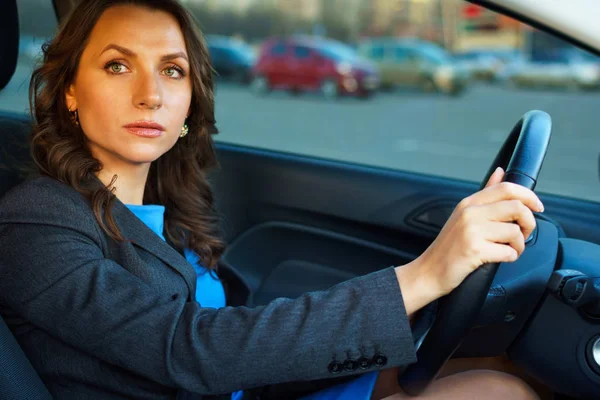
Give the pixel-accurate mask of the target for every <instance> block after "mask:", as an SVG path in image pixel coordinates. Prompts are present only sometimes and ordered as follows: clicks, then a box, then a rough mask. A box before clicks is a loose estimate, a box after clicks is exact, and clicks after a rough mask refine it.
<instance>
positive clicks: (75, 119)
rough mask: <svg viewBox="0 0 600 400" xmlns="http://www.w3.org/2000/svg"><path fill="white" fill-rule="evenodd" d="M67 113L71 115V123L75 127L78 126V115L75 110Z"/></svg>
mask: <svg viewBox="0 0 600 400" xmlns="http://www.w3.org/2000/svg"><path fill="white" fill-rule="evenodd" d="M69 113H71V121H73V123H74V124H75V125H77V126H79V113H78V112H77V110H74V111H71V110H69Z"/></svg>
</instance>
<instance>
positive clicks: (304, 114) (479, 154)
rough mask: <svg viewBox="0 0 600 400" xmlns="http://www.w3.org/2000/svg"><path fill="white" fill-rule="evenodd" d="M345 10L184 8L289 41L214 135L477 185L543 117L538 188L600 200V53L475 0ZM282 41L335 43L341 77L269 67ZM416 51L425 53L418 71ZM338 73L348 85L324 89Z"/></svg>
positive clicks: (356, 5)
mask: <svg viewBox="0 0 600 400" xmlns="http://www.w3.org/2000/svg"><path fill="white" fill-rule="evenodd" d="M340 1H341V0H340ZM340 1H338V0H335V1H334V0H310V1H309V0H303V1H300V0H296V1H291V0H290V1H283V0H268V1H267V0H260V1H259V0H257V1H250V0H248V1H246V0H245V1H241V0H240V1H224V0H223V1H216V0H215V1H212V0H211V1H192V0H187V1H185V2H182V3H184V4H185V5H186V7H188V8H189V10H190V11H191V12H192V13H193V14H194V15H195V16H196V18H197V19H198V20H199V22H200V27H201V29H203V30H204V33H205V34H209V35H223V36H232V37H236V38H239V39H240V40H243V41H244V42H245V43H247V44H248V46H249V47H251V48H253V49H261V48H263V45H264V44H265V43H279V44H277V45H276V46H273V47H271V48H270V50H269V51H267V52H266V54H260V56H259V57H257V59H256V60H255V61H256V62H255V64H254V66H253V70H252V72H253V74H254V76H257V75H262V76H264V77H265V78H266V79H264V80H262V81H261V80H256V82H255V84H253V83H250V84H247V85H238V84H232V85H227V86H224V87H222V88H221V91H220V92H219V93H217V94H216V97H215V101H216V103H217V106H216V110H217V116H216V119H217V121H219V123H218V125H219V130H220V134H219V135H217V136H215V140H217V141H222V142H226V143H234V144H238V145H244V146H249V147H253V148H261V149H265V150H270V151H275V152H284V153H292V154H299V155H302V156H307V157H317V158H320V159H329V160H337V161H342V162H346V163H352V164H356V165H367V166H373V167H381V168H386V169H392V170H398V171H408V172H414V173H419V174H426V175H431V176H436V177H443V178H451V179H460V180H467V181H471V182H479V181H481V180H482V179H483V177H484V175H485V172H486V170H487V168H488V167H489V165H490V163H491V162H492V161H493V159H494V157H495V156H496V154H497V152H498V150H499V148H500V147H501V145H502V143H503V142H504V140H505V139H506V137H507V136H508V134H509V132H510V131H511V129H512V128H513V126H514V124H515V123H516V121H517V120H518V118H519V117H521V116H522V115H523V114H524V113H526V112H527V111H529V110H532V109H541V110H543V111H546V112H547V113H549V114H550V115H551V116H552V118H553V122H554V129H553V133H552V142H551V143H550V147H549V150H548V153H547V155H546V158H545V163H544V169H543V171H542V174H541V175H540V177H539V180H538V183H537V186H536V190H537V191H538V192H542V193H544V192H545V193H551V194H557V195H562V196H567V197H574V198H578V199H586V200H592V201H597V202H600V182H599V179H598V176H599V171H598V162H599V161H598V160H599V155H600V135H598V134H597V133H596V132H597V126H599V125H600V116H599V115H598V112H597V110H598V108H599V102H598V99H599V98H600V58H599V57H597V56H594V55H592V54H589V53H586V52H584V51H583V50H577V49H576V48H575V47H574V46H573V45H571V44H569V43H567V42H566V41H564V40H562V39H559V38H557V37H555V36H551V35H549V34H546V33H544V32H542V31H540V30H538V29H536V28H535V27H532V26H529V25H527V24H525V23H522V22H519V21H517V20H515V19H512V18H510V17H509V16H504V15H501V14H498V13H496V12H493V11H490V10H487V9H485V8H483V7H482V6H479V5H475V4H473V3H471V2H468V1H464V0H443V1H437V0H436V1H432V0H427V1H425V0H402V1H396V0H386V1H383V0H378V1H371V0H369V1H367V0H360V1H343V3H344V10H343V11H344V12H343V13H340V12H339V7H338V8H337V9H336V8H335V7H333V8H332V9H331V10H329V8H328V7H325V8H322V7H316V6H315V5H318V4H321V3H322V4H325V3H329V2H331V3H336V4H337V3H339V2H340ZM367 3H368V5H367ZM392 3H394V4H392ZM396 3H402V7H399V6H398V4H396ZM267 4H269V5H267ZM544 4H545V3H544ZM540 7H543V6H542V5H541V6H540ZM327 13H329V14H327ZM225 15H228V16H229V20H227V19H225V17H223V16H225ZM231 15H235V16H236V18H235V23H232V22H231V21H232V20H231ZM228 21H229V22H228ZM285 37H302V40H303V43H305V42H304V40H306V41H314V47H315V48H326V49H327V54H328V56H329V57H330V59H332V60H334V61H335V68H332V69H330V68H314V69H307V68H297V69H295V70H294V69H293V68H287V67H286V65H287V64H286V63H281V64H279V63H270V62H261V61H262V57H264V56H272V55H284V54H286V47H285V46H284V45H283V42H284V40H283V39H282V38H285ZM306 47H311V48H312V47H313V45H312V44H311V45H307V46H306ZM357 48H358V49H360V52H359V51H357V50H356V49H357ZM407 48H408V49H414V51H416V52H417V53H418V54H419V57H418V61H419V62H417V63H415V64H412V65H410V68H407V67H406V64H405V61H404V60H407V59H408V58H409V54H408V52H407V51H406V50H405V49H407ZM384 49H386V51H385V52H384ZM288 51H289V53H292V51H293V49H292V48H291V47H289V50H288ZM294 53H295V54H296V56H299V57H303V56H305V55H306V51H305V50H304V49H301V48H297V49H296V50H295V51H294ZM458 54H471V55H476V56H467V57H463V58H461V57H455V55H458ZM387 57H389V58H390V59H391V60H395V59H397V60H403V61H402V62H393V63H385V65H383V64H384V63H381V60H382V59H383V58H387ZM561 63H562V64H561ZM303 74H304V75H303ZM319 74H323V75H319ZM327 74H329V75H327ZM332 74H340V76H341V75H344V79H340V82H342V85H339V87H335V86H331V87H330V86H325V87H322V86H319V87H317V85H316V84H315V82H320V83H322V82H326V79H328V78H329V79H330V78H331V75H332ZM305 75H306V76H305ZM423 77H426V79H423ZM290 87H293V88H294V90H293V91H292V90H289V88H290ZM325 89H327V90H325ZM299 92H307V93H308V92H310V95H306V96H295V95H292V94H291V93H299ZM23 104H24V103H23Z"/></svg>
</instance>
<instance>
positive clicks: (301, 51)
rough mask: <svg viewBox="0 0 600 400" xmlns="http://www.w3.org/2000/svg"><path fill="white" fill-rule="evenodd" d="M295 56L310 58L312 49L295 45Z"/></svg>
mask: <svg viewBox="0 0 600 400" xmlns="http://www.w3.org/2000/svg"><path fill="white" fill-rule="evenodd" d="M294 57H296V58H299V59H307V58H310V49H309V48H308V47H304V46H295V47H294Z"/></svg>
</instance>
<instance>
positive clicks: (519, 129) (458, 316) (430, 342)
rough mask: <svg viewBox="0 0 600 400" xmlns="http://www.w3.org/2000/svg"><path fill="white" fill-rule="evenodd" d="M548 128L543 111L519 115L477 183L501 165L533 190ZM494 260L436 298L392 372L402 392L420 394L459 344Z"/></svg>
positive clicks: (492, 274)
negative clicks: (410, 350)
mask: <svg viewBox="0 0 600 400" xmlns="http://www.w3.org/2000/svg"><path fill="white" fill-rule="evenodd" d="M551 131H552V120H551V118H550V116H549V115H548V114H547V113H545V112H543V111H538V110H533V111H529V112H527V113H526V114H525V115H523V117H521V119H520V120H519V122H517V124H516V125H515V127H514V128H513V130H512V131H511V133H510V135H509V136H508V138H507V139H506V141H505V142H504V144H503V146H502V148H501V149H500V151H499V152H498V155H497V156H496V158H495V160H494V162H493V163H492V165H491V167H490V169H489V170H488V172H487V174H486V176H485V178H484V180H483V182H482V184H481V189H483V188H484V187H485V184H486V183H487V181H488V180H489V178H490V176H491V175H492V174H493V172H494V170H495V169H496V168H497V167H502V168H504V170H505V171H506V173H505V175H504V181H506V182H513V183H517V184H519V185H522V186H525V187H527V188H529V189H531V190H533V189H534V188H535V184H536V181H537V178H538V174H539V172H540V170H541V168H542V164H543V162H544V157H545V156H546V151H547V149H548V143H549V142H550V135H551ZM498 266H499V264H498V263H490V264H485V265H482V266H481V267H479V268H478V269H477V270H475V271H474V272H473V273H471V274H470V275H469V276H468V277H467V278H466V279H465V280H464V281H463V282H462V283H461V284H460V285H459V286H458V287H457V288H456V289H454V290H453V291H452V292H451V293H450V294H448V295H447V296H444V297H442V298H440V299H439V301H438V311H437V315H436V317H435V321H434V322H433V325H432V326H431V329H430V330H429V332H428V333H427V336H426V337H425V339H424V340H423V342H422V344H421V346H420V347H419V348H418V350H417V358H418V361H417V362H416V363H414V364H411V365H410V366H409V367H408V368H407V369H406V370H405V371H404V372H403V373H401V374H400V375H399V376H398V383H399V384H400V387H401V388H402V389H403V390H404V391H405V392H406V393H407V394H409V395H411V396H416V395H419V394H421V393H422V392H423V391H424V390H425V389H426V388H427V386H428V385H429V384H430V383H431V381H433V380H434V379H435V378H436V377H437V375H438V373H439V371H440V369H441V368H442V366H443V365H444V363H445V362H446V361H447V360H448V359H449V358H450V357H451V356H452V355H453V354H454V352H455V351H456V349H457V348H458V347H459V346H460V344H461V343H462V341H463V340H464V338H465V337H466V336H467V334H468V333H469V331H470V329H471V328H472V326H473V325H474V324H475V323H476V320H477V318H478V316H479V313H480V312H481V309H482V308H483V305H484V304H485V300H486V297H487V294H488V291H489V290H490V287H491V285H492V282H493V280H494V277H495V275H496V271H497V270H498Z"/></svg>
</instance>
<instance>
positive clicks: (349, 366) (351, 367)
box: [344, 359, 358, 371]
mask: <svg viewBox="0 0 600 400" xmlns="http://www.w3.org/2000/svg"><path fill="white" fill-rule="evenodd" d="M357 368H358V363H357V362H356V361H354V360H350V359H348V360H346V361H344V369H345V370H346V371H356V369H357Z"/></svg>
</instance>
